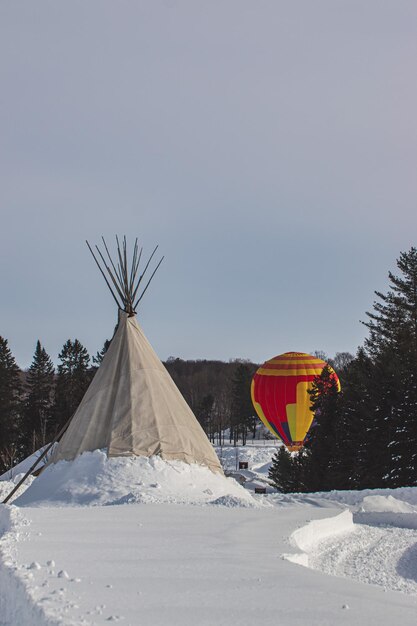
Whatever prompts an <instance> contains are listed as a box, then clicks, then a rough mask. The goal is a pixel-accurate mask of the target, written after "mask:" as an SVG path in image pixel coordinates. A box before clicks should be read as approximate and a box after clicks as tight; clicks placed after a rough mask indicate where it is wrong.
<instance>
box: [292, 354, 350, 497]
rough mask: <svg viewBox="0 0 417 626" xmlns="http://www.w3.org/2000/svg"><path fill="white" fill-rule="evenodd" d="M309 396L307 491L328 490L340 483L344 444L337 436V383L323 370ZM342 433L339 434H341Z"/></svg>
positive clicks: (305, 469)
mask: <svg viewBox="0 0 417 626" xmlns="http://www.w3.org/2000/svg"><path fill="white" fill-rule="evenodd" d="M309 393H310V397H311V410H312V411H313V413H314V421H313V425H312V427H311V430H310V433H309V439H308V441H307V442H306V444H305V447H306V449H307V450H308V454H306V456H305V458H304V459H301V458H300V463H301V465H303V467H304V479H305V488H306V490H307V491H327V490H330V489H334V488H336V486H337V485H338V483H340V478H341V477H340V455H341V453H342V450H341V449H342V445H341V441H340V437H339V436H338V429H340V426H341V416H342V409H341V395H340V392H339V388H338V384H337V380H336V378H335V376H334V374H333V371H332V370H331V369H330V368H329V367H327V366H326V367H324V368H323V370H322V372H321V374H320V376H317V377H316V378H315V380H314V382H313V385H312V388H311V391H310V392H309ZM339 432H340V431H339Z"/></svg>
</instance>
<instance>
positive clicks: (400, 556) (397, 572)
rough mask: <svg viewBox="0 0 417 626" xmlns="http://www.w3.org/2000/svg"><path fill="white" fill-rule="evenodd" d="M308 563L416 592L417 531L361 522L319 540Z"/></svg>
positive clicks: (321, 568) (389, 587)
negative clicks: (345, 532) (343, 532)
mask: <svg viewBox="0 0 417 626" xmlns="http://www.w3.org/2000/svg"><path fill="white" fill-rule="evenodd" d="M308 565H309V567H312V568H313V569H318V570H320V571H322V572H326V573H327V574H332V575H333V576H348V577H350V578H354V579H356V580H360V581H361V582H364V583H370V584H375V585H382V586H384V588H385V589H393V590H397V591H402V592H403V593H411V594H415V595H416V596H417V531H416V530H411V529H405V528H395V527H393V528H376V527H373V526H366V525H359V524H358V525H356V528H355V530H354V531H353V532H352V533H348V534H346V535H345V536H344V537H343V538H340V537H336V538H332V539H328V540H325V541H322V542H320V543H319V544H318V545H317V547H316V550H315V551H313V552H312V553H311V554H309V557H308ZM416 623H417V616H416Z"/></svg>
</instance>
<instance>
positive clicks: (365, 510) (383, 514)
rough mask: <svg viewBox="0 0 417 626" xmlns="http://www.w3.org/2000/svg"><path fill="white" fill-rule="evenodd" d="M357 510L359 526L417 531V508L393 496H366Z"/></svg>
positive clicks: (354, 518)
mask: <svg viewBox="0 0 417 626" xmlns="http://www.w3.org/2000/svg"><path fill="white" fill-rule="evenodd" d="M355 509H356V510H354V513H353V520H354V522H355V523H357V524H368V525H371V526H396V527H397V528H411V529H417V507H416V506H414V505H412V504H409V503H408V502H405V501H404V500H397V498H394V497H393V496H391V495H387V496H382V495H377V496H365V498H363V500H362V502H361V503H359V505H357V507H355Z"/></svg>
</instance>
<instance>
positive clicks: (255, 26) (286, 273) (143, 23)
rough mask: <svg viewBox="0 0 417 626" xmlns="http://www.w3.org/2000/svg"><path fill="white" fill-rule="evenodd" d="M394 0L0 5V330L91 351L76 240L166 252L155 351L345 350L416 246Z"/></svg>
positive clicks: (91, 272) (403, 4) (94, 335)
mask: <svg viewBox="0 0 417 626" xmlns="http://www.w3.org/2000/svg"><path fill="white" fill-rule="evenodd" d="M416 65H417V3H416V2H415V0H410V1H406V0H395V1H394V0H392V1H384V0H358V1H355V0H344V1H343V0H326V1H325V0H321V1H320V0H314V2H313V1H312V0H300V1H297V0H292V1H291V2H288V1H284V0H270V1H268V0H250V1H249V0H235V1H232V0H218V1H214V0H211V1H209V0H206V1H205V2H202V1H197V0H190V1H185V0H184V1H174V0H166V1H165V2H162V1H159V0H148V1H146V2H141V1H139V0H131V1H123V0H118V1H117V2H116V1H114V0H112V1H107V0H89V1H88V2H86V1H85V0H71V1H69V0H68V1H67V2H56V0H50V1H45V0H36V2H33V0H26V1H20V2H12V1H11V0H10V1H6V0H2V1H1V3H0V107H1V109H0V113H1V115H0V212H1V222H0V247H1V266H0V294H1V295H0V297H1V308H0V315H1V317H0V335H2V336H4V337H6V338H7V339H8V340H9V344H10V347H11V349H12V351H13V353H14V355H15V356H16V358H17V361H18V363H19V365H20V366H22V367H26V366H27V365H28V364H29V363H30V361H31V358H32V354H33V351H34V347H35V343H36V340H37V339H38V338H39V339H40V340H41V342H42V343H43V344H44V345H45V347H46V349H47V351H48V352H49V353H50V354H51V356H52V357H53V359H54V360H55V361H56V360H57V354H58V352H59V351H60V349H61V347H62V344H63V343H64V341H65V340H66V339H67V338H69V337H70V338H75V337H77V338H78V339H80V341H82V342H83V343H84V344H85V345H86V346H87V348H88V349H89V351H90V352H92V353H94V352H95V351H96V350H98V349H100V348H101V346H102V344H103V342H104V340H105V339H106V338H107V337H109V336H111V334H112V330H113V327H114V323H115V320H116V310H115V306H114V302H113V300H112V297H111V295H110V294H109V293H108V291H107V288H106V286H105V284H104V281H103V279H102V278H101V276H100V275H99V273H98V270H97V268H96V266H95V265H94V262H93V261H92V259H91V258H90V256H89V252H88V250H87V247H86V245H85V239H86V238H88V239H89V240H91V241H92V242H98V241H99V239H100V236H101V235H102V234H103V235H104V236H106V237H108V238H111V237H113V236H114V234H115V233H119V234H126V235H127V236H128V238H129V239H130V240H131V241H133V239H134V237H135V236H138V237H139V239H140V240H141V241H142V242H143V244H144V246H145V251H147V252H150V251H151V250H152V248H153V246H154V245H155V244H156V243H159V245H160V249H161V253H162V254H164V255H165V261H164V263H163V264H162V266H161V268H160V270H159V272H158V274H157V276H156V278H155V280H154V283H153V284H152V286H151V288H150V289H149V290H148V292H147V294H146V296H145V298H144V300H143V306H142V307H141V309H140V311H139V321H140V323H141V324H142V326H143V328H144V330H145V333H146V334H147V336H148V338H149V340H150V341H151V343H152V344H153V346H154V347H155V349H156V351H157V352H158V354H159V356H160V357H161V358H163V359H165V358H167V357H169V356H171V355H173V356H179V357H182V358H219V359H229V358H234V357H242V358H249V359H252V360H254V361H257V362H261V361H264V360H265V359H267V358H270V357H272V356H273V355H275V354H279V353H282V352H285V351H288V350H300V351H306V352H308V351H313V350H324V351H325V352H327V353H328V354H329V355H330V356H332V355H334V353H335V352H337V351H345V350H348V351H351V352H354V351H355V350H356V348H357V346H358V345H359V344H361V343H362V341H363V339H364V336H365V330H366V329H365V328H364V327H363V326H362V325H361V324H360V319H364V318H365V311H366V310H369V309H370V308H371V307H372V302H373V299H374V296H373V291H374V290H375V289H378V290H382V291H384V290H385V289H386V288H387V273H388V271H389V270H390V269H394V268H395V260H396V258H397V257H398V255H399V253H400V251H402V250H408V249H409V248H410V247H411V246H412V245H417V207H416V199H417V183H416V172H417V141H416V140H417V122H416V120H417V115H416V111H417V87H416V83H417V81H416V76H417V71H416V69H417V68H416Z"/></svg>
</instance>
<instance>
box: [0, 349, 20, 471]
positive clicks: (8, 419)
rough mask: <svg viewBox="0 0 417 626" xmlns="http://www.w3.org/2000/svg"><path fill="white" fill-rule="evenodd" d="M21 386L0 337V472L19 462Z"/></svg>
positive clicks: (8, 353) (13, 364) (9, 352)
mask: <svg viewBox="0 0 417 626" xmlns="http://www.w3.org/2000/svg"><path fill="white" fill-rule="evenodd" d="M21 393H22V386H21V382H20V370H19V368H18V366H17V364H16V361H15V359H14V356H13V355H12V353H11V351H10V348H9V346H8V343H7V339H4V338H3V337H0V472H4V471H6V470H7V469H11V467H12V466H13V465H14V464H15V463H16V462H18V461H19V460H20V458H21V456H22V453H21V445H20V427H21V409H22V401H21Z"/></svg>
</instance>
